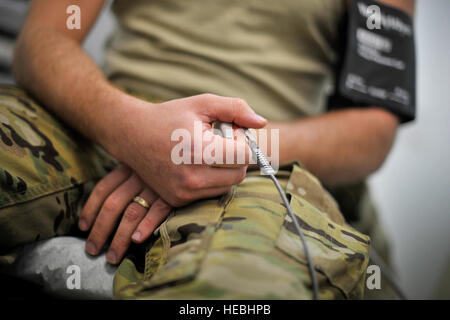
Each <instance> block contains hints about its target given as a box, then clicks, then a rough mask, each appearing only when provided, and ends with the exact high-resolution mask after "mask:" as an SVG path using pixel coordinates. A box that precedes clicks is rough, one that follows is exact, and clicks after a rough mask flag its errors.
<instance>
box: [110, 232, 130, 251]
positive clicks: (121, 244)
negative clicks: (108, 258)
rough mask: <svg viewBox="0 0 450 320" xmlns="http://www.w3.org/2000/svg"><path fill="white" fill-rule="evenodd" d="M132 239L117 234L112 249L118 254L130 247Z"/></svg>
mask: <svg viewBox="0 0 450 320" xmlns="http://www.w3.org/2000/svg"><path fill="white" fill-rule="evenodd" d="M129 238H130V237H127V236H125V235H124V234H117V235H116V236H115V237H114V240H113V243H112V244H111V248H112V249H114V251H116V252H117V253H120V252H122V251H123V249H125V248H126V247H128V245H129V243H130V240H129Z"/></svg>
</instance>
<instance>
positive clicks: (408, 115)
mask: <svg viewBox="0 0 450 320" xmlns="http://www.w3.org/2000/svg"><path fill="white" fill-rule="evenodd" d="M345 20H346V21H347V22H346V25H345V26H344V28H346V29H347V31H346V34H347V37H346V42H345V43H344V44H343V45H342V50H341V57H340V61H339V63H338V68H337V70H336V71H337V73H336V90H335V93H334V95H333V96H331V97H330V99H329V109H338V108H344V107H345V108H348V107H354V106H358V107H365V106H377V107H381V108H385V109H387V110H389V111H391V112H392V113H394V114H395V115H396V116H397V117H398V118H399V119H400V121H401V122H408V121H411V120H414V119H415V115H416V108H415V105H416V97H415V87H416V83H415V82H416V79H415V74H416V70H415V68H416V67H415V45H414V30H413V23H412V19H411V17H410V16H409V15H408V14H407V13H405V12H404V11H401V10H399V9H396V8H394V7H391V6H388V5H384V4H382V3H379V2H377V1H370V0H353V1H351V3H350V8H349V12H348V19H345Z"/></svg>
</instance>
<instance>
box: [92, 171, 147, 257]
mask: <svg viewBox="0 0 450 320" xmlns="http://www.w3.org/2000/svg"><path fill="white" fill-rule="evenodd" d="M141 190H142V182H141V181H140V179H139V178H138V177H137V176H136V175H135V174H133V175H132V176H131V177H130V178H129V179H128V180H127V181H125V182H124V183H123V184H121V185H120V186H119V187H118V188H117V189H116V190H114V191H113V193H111V194H110V195H109V196H108V198H107V199H106V200H105V202H104V203H103V206H102V208H101V209H100V213H99V214H98V216H97V218H96V219H95V223H94V226H93V227H92V230H91V232H90V234H89V237H88V239H87V242H86V251H87V252H88V253H89V254H91V255H96V254H98V253H99V252H100V251H101V249H102V248H103V246H104V245H105V243H106V240H107V239H108V237H109V235H110V234H111V232H112V231H113V229H114V227H115V226H116V222H117V220H118V218H119V216H120V215H121V214H122V212H123V211H124V209H125V208H126V206H127V205H128V204H129V203H130V202H131V200H132V199H133V198H134V197H135V196H136V195H137V194H138V193H140V192H141Z"/></svg>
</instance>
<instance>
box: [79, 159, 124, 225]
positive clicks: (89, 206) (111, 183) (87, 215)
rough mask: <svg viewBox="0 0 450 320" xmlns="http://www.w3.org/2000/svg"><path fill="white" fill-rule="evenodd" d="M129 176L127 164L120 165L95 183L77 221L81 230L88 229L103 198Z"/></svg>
mask: <svg viewBox="0 0 450 320" xmlns="http://www.w3.org/2000/svg"><path fill="white" fill-rule="evenodd" d="M130 176H131V170H130V169H129V168H128V167H127V166H124V165H120V166H119V167H117V168H116V169H114V170H113V171H112V172H111V173H109V174H108V175H106V176H105V177H104V178H103V179H101V180H100V181H99V182H98V183H97V184H96V186H95V187H94V190H93V191H92V193H91V194H90V195H89V198H88V200H87V202H86V204H85V205H84V207H83V210H82V211H81V215H80V219H79V221H78V227H79V228H80V229H81V230H82V231H87V230H89V229H90V227H91V226H92V223H93V222H94V220H95V217H96V216H97V213H98V211H99V210H100V207H101V205H102V204H103V202H104V201H105V199H106V198H107V197H108V196H109V195H110V194H111V193H112V192H113V191H114V190H115V189H116V188H117V187H118V186H120V185H121V184H122V183H123V182H124V181H125V180H127V179H128V178H129V177H130Z"/></svg>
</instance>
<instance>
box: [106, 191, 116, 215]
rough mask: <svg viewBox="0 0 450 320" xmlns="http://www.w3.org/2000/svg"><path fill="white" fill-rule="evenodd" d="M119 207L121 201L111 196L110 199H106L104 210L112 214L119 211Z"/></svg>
mask: <svg viewBox="0 0 450 320" xmlns="http://www.w3.org/2000/svg"><path fill="white" fill-rule="evenodd" d="M118 205H119V199H118V198H117V197H116V196H114V195H112V196H109V197H108V199H106V201H105V203H104V204H103V210H104V211H106V212H108V213H110V212H113V211H115V210H117V208H118Z"/></svg>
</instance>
